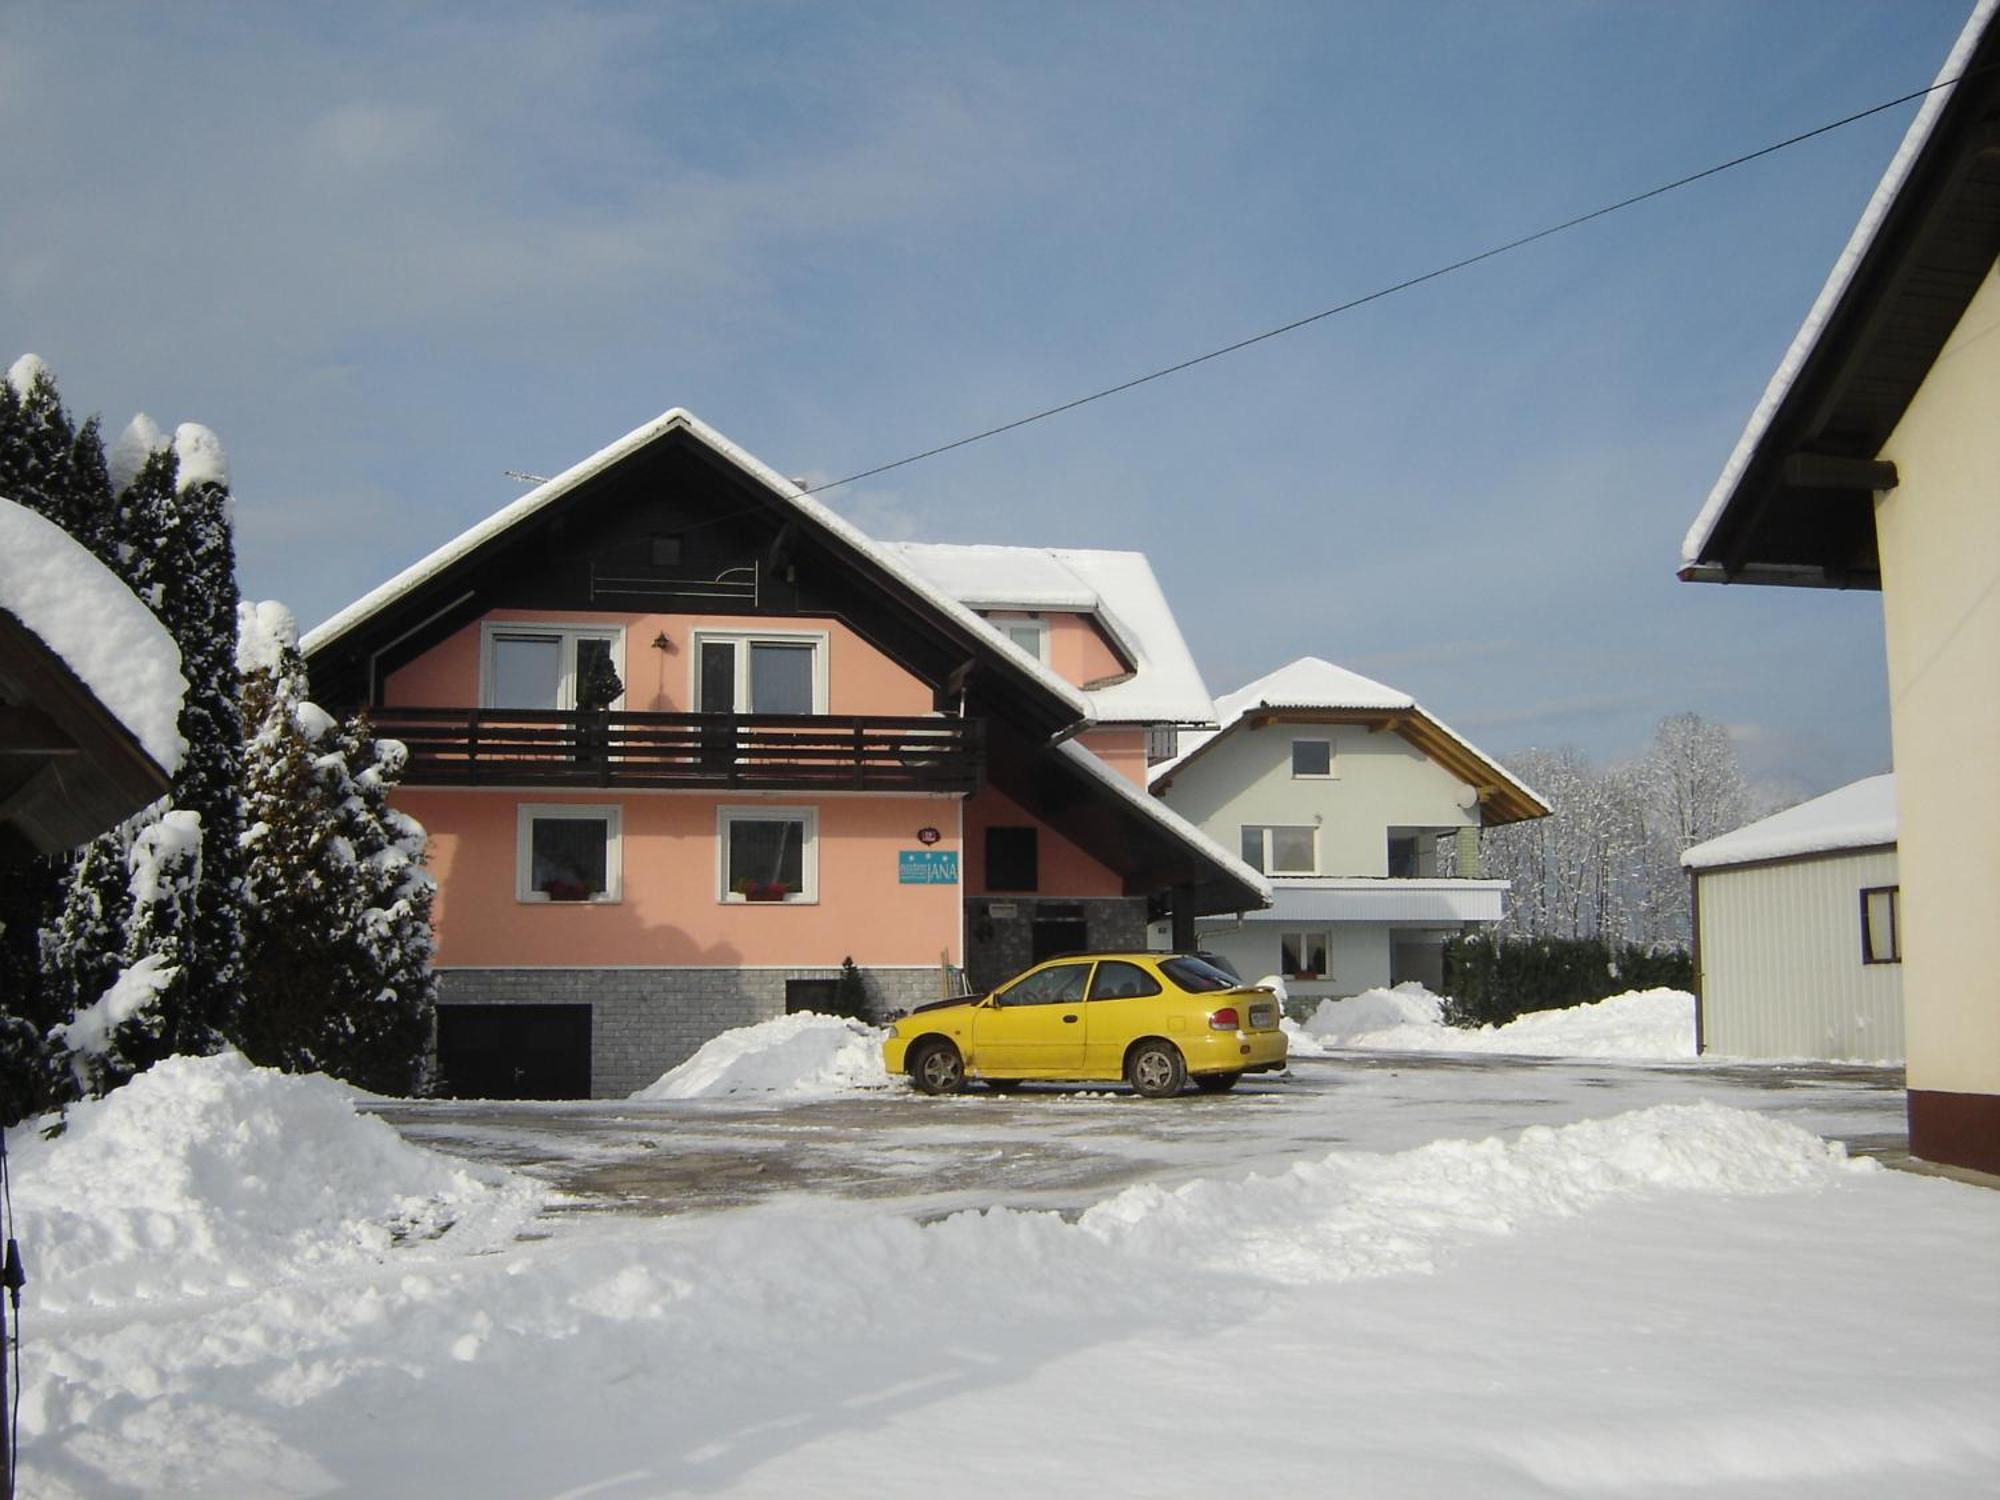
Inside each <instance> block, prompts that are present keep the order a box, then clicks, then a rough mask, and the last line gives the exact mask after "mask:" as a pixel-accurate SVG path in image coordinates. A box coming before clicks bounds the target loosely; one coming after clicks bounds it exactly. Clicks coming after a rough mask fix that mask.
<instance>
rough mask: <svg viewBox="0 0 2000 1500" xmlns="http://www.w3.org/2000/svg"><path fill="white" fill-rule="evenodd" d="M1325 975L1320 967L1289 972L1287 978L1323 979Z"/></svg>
mask: <svg viewBox="0 0 2000 1500" xmlns="http://www.w3.org/2000/svg"><path fill="white" fill-rule="evenodd" d="M1324 977H1325V976H1324V975H1322V974H1321V973H1320V971H1319V970H1318V969H1301V970H1299V972H1298V973H1296V974H1287V975H1286V976H1285V978H1287V979H1322V978H1324Z"/></svg>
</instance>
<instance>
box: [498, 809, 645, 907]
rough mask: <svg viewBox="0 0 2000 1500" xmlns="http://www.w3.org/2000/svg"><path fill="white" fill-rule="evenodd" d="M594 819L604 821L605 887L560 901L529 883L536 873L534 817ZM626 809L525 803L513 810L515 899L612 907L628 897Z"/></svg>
mask: <svg viewBox="0 0 2000 1500" xmlns="http://www.w3.org/2000/svg"><path fill="white" fill-rule="evenodd" d="M537 818H568V819H571V820H573V821H582V820H584V819H588V818H595V819H597V820H598V821H599V822H601V823H603V824H604V889H603V890H602V891H600V892H598V893H597V894H596V895H594V896H590V897H587V898H586V899H584V900H582V901H557V900H556V899H555V898H554V897H553V896H551V895H549V893H548V892H547V891H538V890H535V889H533V887H532V886H531V885H530V884H529V882H530V881H532V880H533V879H534V876H535V820H536V819H537ZM623 825H624V810H623V809H622V808H620V807H619V806H618V805H617V804H616V803H608V802H596V803H586V802H523V803H520V804H519V805H518V806H517V807H516V809H515V813H514V899H515V900H516V901H521V902H528V903H532V904H534V905H537V906H547V905H554V906H611V905H615V904H616V903H617V902H619V901H622V900H624V898H625V878H624V863H625V861H624V827H623Z"/></svg>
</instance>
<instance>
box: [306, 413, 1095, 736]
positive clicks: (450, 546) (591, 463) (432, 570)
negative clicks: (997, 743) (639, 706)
mask: <svg viewBox="0 0 2000 1500" xmlns="http://www.w3.org/2000/svg"><path fill="white" fill-rule="evenodd" d="M675 429H680V430H683V431H686V432H688V433H689V434H691V435H692V436H694V437H695V438H697V439H698V440H700V441H701V442H702V443H704V444H705V445H707V446H708V447H709V448H710V449H711V450H713V451H714V452H715V453H716V454H717V455H719V456H720V457H722V458H725V459H727V460H728V461H729V462H730V463H733V464H735V465H736V467H737V468H739V469H741V470H742V471H743V472H744V473H745V474H747V475H749V476H750V477H751V478H753V479H755V480H756V481H757V482H758V483H760V484H762V485H763V486H764V487H765V488H767V489H769V490H770V491H771V492H772V493H773V494H774V495H776V496H777V497H778V498H779V499H780V500H782V501H784V502H785V503H786V504H788V505H790V506H791V507H792V508H793V509H794V510H795V511H796V512H797V513H798V514H799V515H801V516H803V517H805V518H807V519H808V520H810V521H811V522H812V523H813V524H814V525H816V526H818V527H820V528H821V529H823V530H825V531H827V532H830V533H832V534H833V535H834V536H836V537H838V538H839V539H840V540H841V541H843V542H845V543H846V544H847V545H848V546H850V547H852V548H853V549H854V550H855V551H857V552H859V553H861V554H862V555H863V556H865V557H867V558H868V559H869V560H870V561H872V562H873V563H875V564H876V565H877V566H878V567H880V568H881V569H882V570H883V571H884V572H886V573H888V574H889V575H890V576H891V577H893V578H895V579H896V580H897V581H898V582H899V583H901V584H902V585H903V586H904V587H905V588H908V589H909V590H911V591H912V592H913V593H915V594H917V595H918V596H919V597H921V598H922V599H924V600H925V601H926V602H927V603H929V604H931V605H932V606H933V607H935V608H936V609H938V610H939V611H941V612H942V613H944V614H945V615H947V616H949V617H950V618H952V619H954V620H956V621H958V622H959V623H960V624H962V625H965V626H967V627H968V628H971V629H977V630H990V627H989V626H988V625H987V624H986V622H985V621H984V620H982V619H980V618H979V616H978V615H977V614H975V613H973V611H972V610H970V609H968V608H967V607H966V606H965V605H964V604H961V603H960V602H959V601H958V600H957V599H956V598H954V597H952V595H951V594H950V593H949V592H948V591H947V590H945V589H943V588H940V587H939V586H938V585H937V584H936V583H935V582H933V581H932V580H931V579H929V578H927V577H925V576H924V575H923V574H922V573H920V572H919V571H918V570H917V569H915V568H914V567H912V566H911V565H910V564H909V563H908V562H906V561H905V560H904V559H903V558H901V557H900V556H898V555H897V554H896V553H895V551H894V549H892V548H890V547H885V546H883V545H882V544H881V543H879V542H877V541H875V540H874V539H873V538H872V537H870V536H868V535H867V534H866V533H865V532H863V531H862V530H861V528H860V527H858V526H856V525H854V524H853V523H852V522H851V521H849V520H847V519H846V518H845V517H844V516H841V515H840V514H838V513H837V512H835V511H833V510H832V509H830V508H829V507H827V506H826V505H824V504H822V503H821V502H820V501H818V500H815V499H814V498H813V497H812V496H811V495H808V494H807V493H806V492H805V491H804V490H802V489H800V488H799V486H798V485H796V484H795V483H793V482H792V481H791V480H790V479H787V478H786V477H785V476H784V475H783V474H780V473H779V472H778V471H777V470H776V469H773V468H772V467H771V466H770V465H769V464H766V463H764V462H763V461H762V460H761V459H759V458H757V457H756V456H755V455H754V454H752V453H750V452H749V451H748V450H747V449H744V448H741V447H738V446H737V445H736V444H735V443H733V442H731V441H730V440H729V439H728V438H726V437H724V436H723V435H722V434H721V433H719V432H717V431H716V430H715V429H714V428H713V427H710V426H709V425H708V424H707V423H706V422H704V421H702V420H701V419H700V418H699V417H697V416H695V415H694V413H692V412H690V411H688V410H686V409H685V408H683V407H678V406H677V407H674V408H673V409H672V410H671V411H667V412H663V413H661V414H660V415H659V416H658V417H655V418H654V419H653V420H652V421H650V422H648V423H646V424H645V425H644V426H642V427H636V428H634V429H633V430H632V431H631V432H628V433H626V434H625V436H624V437H622V438H619V439H618V440H617V441H616V442H614V443H610V444H608V445H606V446H605V447H603V448H600V449H598V450H597V452H595V453H593V454H591V455H590V457H588V458H586V459H584V460H582V461H581V462H580V463H576V464H572V465H571V466H570V467H569V468H567V469H565V470H563V472H562V473H560V474H558V475H556V476H555V477H554V478H553V479H549V480H545V481H544V482H543V483H541V484H539V485H537V486H536V487H535V488H534V489H532V490H530V491H528V493H527V494H525V495H523V496H521V497H520V498H519V499H517V500H515V501H514V502H513V503H511V504H509V505H504V506H502V507H501V508H500V509H499V510H496V511H495V512H494V513H493V514H492V515H490V516H488V517H487V518H486V519H485V520H483V521H481V522H479V523H478V524H477V525H475V526H472V527H470V528H469V529H467V530H465V531H463V532H461V533H459V535H457V536H456V537H453V538H452V539H451V540H450V541H448V542H446V543H445V544H444V545H443V546H441V547H439V548H437V549H436V550H435V551H433V552H432V553H431V554H430V555H429V556H427V557H424V558H422V559H420V560H419V561H417V562H414V563H412V564H411V565H410V566H409V567H407V568H405V569H403V571H402V572H400V573H398V574H397V575H396V576H395V577H394V578H391V579H390V580H389V581H388V582H387V583H384V584H382V585H381V586H380V587H378V588H376V589H373V590H371V591H370V592H369V593H367V594H364V595H363V596H362V597H361V598H359V599H357V600H355V601H354V603H352V604H350V605H348V606H347V608H345V609H343V610H341V611H340V612H339V613H338V614H335V615H334V616H332V617H331V618H330V619H327V620H324V621H322V622H321V623H320V624H318V625H315V626H314V627H313V628H312V629H311V630H309V631H307V632H306V634H305V635H304V636H303V637H302V638H301V639H300V641H299V649H300V650H302V651H303V652H305V653H306V654H307V655H308V656H310V655H312V654H314V653H315V652H318V651H321V650H324V649H325V648H326V647H327V646H329V645H331V644H333V643H334V642H335V641H337V640H338V639H339V638H340V637H341V636H343V635H345V634H346V633H347V632H348V631H350V630H352V629H354V628H355V627H356V626H357V625H360V624H361V623H362V622H363V621H365V620H367V619H368V618H370V617H371V616H372V615H374V614H376V613H377V612H378V611H380V610H382V609H385V608H386V607H388V606H389V605H391V604H393V603H395V602H396V601H397V600H399V599H401V598H403V597H404V596H405V595H407V594H409V593H411V592H412V591H414V590H416V589H418V588H420V587H422V586H423V585H424V584H425V583H428V582H429V581H430V580H431V579H433V578H435V577H437V575H438V574H440V573H442V572H443V571H444V570H445V569H446V568H448V567H450V566H451V565H452V564H453V563H455V562H457V561H459V560H460V559H461V558H464V557H467V556H470V555H471V554H472V553H473V552H474V551H476V550H477V549H478V548H479V547H481V546H483V545H484V544H485V543H487V542H490V541H492V540H493V539H494V538H496V537H498V536H501V535H503V534H504V533H506V532H508V531H510V530H512V529H513V528H514V527H516V526H518V525H520V524H521V523H522V522H524V521H526V520H528V519H529V518H530V517H532V516H534V515H535V514H537V513H538V512H540V511H542V510H544V509H546V508H547V507H548V506H550V505H552V504H554V503H555V502H556V501H557V500H560V499H561V498H562V497H563V496H564V495H567V494H568V493H569V492H570V491H572V490H574V489H575V488H576V487H577V486H578V485H580V484H582V483H584V482H585V481H586V480H589V479H592V478H595V477H596V476H597V475H599V474H601V473H603V472H604V471H605V470H607V469H609V468H611V467H612V466H613V465H615V464H617V463H618V462H620V461H621V460H623V459H625V458H628V457H630V456H631V455H632V454H634V453H636V452H638V451H639V450H640V449H642V448H644V447H645V446H646V445H647V444H649V443H652V442H655V441H657V440H658V439H659V438H662V437H664V436H665V435H666V434H667V433H669V432H672V431H674V430H675ZM1016 655H1017V656H1019V661H1018V663H1017V665H1018V666H1019V667H1020V668H1021V669H1022V670H1023V671H1024V672H1026V673H1027V674H1028V675H1029V676H1031V677H1033V678H1034V679H1035V680H1036V682H1037V683H1038V685H1039V686H1041V687H1042V688H1043V689H1045V690H1046V691H1048V692H1049V693H1051V694H1053V695H1054V696H1055V697H1057V698H1058V699H1059V700H1061V702H1062V703H1063V704H1064V705H1065V706H1067V707H1068V708H1070V709H1071V710H1073V711H1074V712H1075V714H1076V716H1077V718H1078V720H1079V721H1083V722H1088V721H1090V720H1091V719H1092V717H1093V715H1092V713H1091V706H1090V704H1089V702H1088V701H1087V700H1086V699H1085V698H1084V696H1083V694H1082V693H1080V692H1079V691H1078V690H1077V689H1075V688H1073V687H1071V686H1070V685H1069V684H1068V683H1067V682H1064V681H1063V680H1062V679H1061V678H1060V677H1058V676H1056V674H1055V673H1053V672H1051V671H1050V670H1049V669H1048V668H1047V667H1046V666H1044V665H1042V664H1041V663H1040V662H1037V661H1033V660H1031V659H1029V658H1028V657H1026V656H1024V655H1020V654H1019V653H1016Z"/></svg>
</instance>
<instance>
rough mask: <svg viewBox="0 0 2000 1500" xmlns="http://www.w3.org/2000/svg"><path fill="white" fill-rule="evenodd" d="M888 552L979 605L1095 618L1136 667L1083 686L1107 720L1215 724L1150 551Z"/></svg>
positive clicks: (956, 546)
mask: <svg viewBox="0 0 2000 1500" xmlns="http://www.w3.org/2000/svg"><path fill="white" fill-rule="evenodd" d="M886 550H890V551H893V552H895V553H897V554H898V555H899V556H901V557H902V558H903V560H904V561H905V562H907V563H908V564H909V565H910V566H911V567H912V568H914V569H916V570H917V571H918V572H920V573H922V574H923V575H924V576H926V577H927V578H929V579H930V580H931V581H932V582H933V583H935V584H936V585H937V586H938V587H939V588H941V589H944V590H945V591H946V592H947V593H949V594H951V595H952V596H953V597H954V598H956V599H958V600H959V601H960V602H961V603H963V604H966V605H969V606H970V607H972V608H973V609H992V610H1000V609H1019V610H1037V611H1051V612H1058V613H1068V614H1087V615H1090V616H1092V617H1093V618H1095V619H1096V620H1097V622H1098V623H1099V624H1100V625H1101V626H1102V627H1103V628H1104V631H1105V633H1106V634H1107V635H1109V636H1110V637H1111V638H1112V639H1113V641H1115V642H1116V643H1117V645H1118V647H1119V649H1120V650H1122V651H1123V652H1124V653H1125V655H1126V656H1127V657H1128V658H1130V660H1131V661H1132V663H1133V670H1132V674H1131V676H1130V677H1127V678H1125V679H1124V680H1122V681H1119V682H1114V683H1107V684H1105V685H1104V686H1102V687H1095V688H1086V689H1084V690H1083V691H1084V693H1085V696H1087V697H1088V698H1089V699H1090V705H1091V712H1092V716H1093V717H1094V718H1096V719H1097V720H1098V721H1099V722H1100V723H1106V722H1110V723H1154V724H1209V723H1213V722H1214V705H1213V703H1212V701H1211V700H1210V698H1209V695H1208V685H1207V684H1206V683H1205V682H1203V681H1202V678H1201V669H1200V668H1199V667H1197V666H1196V665H1195V661H1194V653H1193V652H1191V651H1189V650H1188V645H1187V641H1186V639H1185V638H1184V637H1183V636H1182V635H1181V628H1180V624H1179V622H1178V621H1176V620H1175V619H1174V612H1173V609H1172V607H1171V606H1170V605H1169V604H1168V603H1167V597H1166V594H1165V593H1164V592H1163V591H1162V590H1161V588H1160V581H1159V579H1158V578H1157V577H1155V576H1154V573H1153V565H1152V564H1151V563H1150V562H1149V561H1147V558H1146V554H1145V553H1143V552H1129V551H1112V550H1106V549H1102V548H1089V547H1007V546H994V545H986V544H961V543H953V542H899V543H893V544H891V545H890V546H889V547H888V548H887V549H886Z"/></svg>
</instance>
